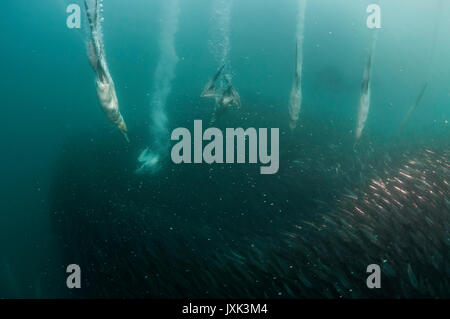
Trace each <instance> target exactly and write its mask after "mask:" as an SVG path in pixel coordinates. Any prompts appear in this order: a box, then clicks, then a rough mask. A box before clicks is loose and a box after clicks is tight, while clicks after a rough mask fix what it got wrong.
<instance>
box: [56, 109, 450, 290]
mask: <svg viewBox="0 0 450 319" xmlns="http://www.w3.org/2000/svg"><path fill="white" fill-rule="evenodd" d="M276 110H277V109H276V107H275V106H274V107H273V108H272V109H271V108H270V107H269V108H261V109H259V108H258V107H257V105H248V106H247V108H246V109H244V110H242V111H237V112H230V113H229V114H227V115H225V117H224V118H223V119H222V120H221V122H219V126H220V127H236V126H241V125H243V126H244V128H245V127H249V126H254V127H281V128H282V129H281V141H280V144H281V149H280V152H281V155H280V156H281V157H280V171H279V173H278V174H276V175H272V176H263V175H260V174H259V166H258V165H213V166H208V165H203V164H202V165H193V164H192V165H174V164H172V163H171V162H170V161H167V164H166V165H165V167H164V168H163V169H162V170H161V171H160V172H159V173H158V174H155V175H144V176H139V175H136V174H135V173H134V170H135V169H136V167H137V166H136V165H137V161H136V158H137V155H138V154H139V151H140V149H141V148H142V147H144V146H145V145H144V143H141V142H140V141H139V140H138V139H137V138H135V139H134V143H133V141H132V143H131V144H130V146H129V147H128V148H127V147H126V146H124V144H123V143H122V142H121V141H119V137H118V136H117V139H114V138H112V137H111V136H110V135H107V134H105V135H104V136H103V137H101V138H99V139H98V140H96V141H87V140H84V139H83V137H82V136H81V137H79V138H78V139H75V140H72V141H68V142H67V143H66V145H65V147H64V151H63V152H62V153H61V157H60V160H59V167H58V169H57V172H56V173H55V177H54V184H53V188H52V191H51V203H52V209H51V211H50V213H51V218H52V223H53V231H54V232H55V233H56V234H57V235H58V237H59V239H60V244H61V250H62V252H63V255H64V260H65V262H66V263H67V264H71V263H75V264H79V265H80V266H81V269H82V274H83V277H82V278H83V282H82V284H83V289H80V290H79V291H74V292H73V296H74V297H157V298H158V297H162V298H170V297H172V298H174V297H193V298H196V297H197V298H198V297H235V298H236V297H274V298H277V297H281V298H285V297H339V296H344V297H371V296H374V297H405V296H407V297H415V296H416V297H423V296H428V297H429V296H444V295H447V296H448V291H449V289H448V287H449V284H448V281H447V282H445V281H444V282H443V283H442V284H441V286H439V284H435V283H432V282H431V281H430V280H429V279H430V278H433V279H436V277H438V276H439V275H442V276H444V275H448V269H447V268H448V267H447V268H445V263H446V262H448V253H447V252H448V243H447V242H446V236H448V227H447V233H446V231H445V227H444V226H445V225H447V226H448V217H449V207H448V205H449V204H448V201H446V200H445V197H442V196H441V197H439V196H438V197H433V196H432V198H431V199H430V201H429V202H428V203H427V202H425V203H424V204H423V205H422V204H421V203H418V205H416V206H417V207H415V206H414V204H411V201H416V200H417V196H422V197H425V198H429V197H430V196H431V195H429V193H428V192H430V191H433V192H439V191H440V192H446V194H447V195H448V192H449V188H448V184H445V183H444V182H443V181H442V180H438V178H437V176H439V175H437V174H445V173H447V176H448V172H449V162H448V161H449V159H448V156H449V154H448V147H447V150H446V151H443V150H442V146H435V147H434V150H435V151H434V153H433V154H431V153H428V152H426V151H425V150H424V148H423V147H418V146H417V145H414V146H413V147H412V146H410V145H408V146H406V145H403V146H402V148H401V149H400V148H399V147H398V145H392V144H391V145H372V144H370V143H369V142H368V141H364V140H362V141H361V142H360V144H359V145H356V146H355V145H354V143H353V140H352V136H351V135H350V134H349V133H348V132H344V131H342V130H340V129H339V127H335V126H333V125H330V123H317V121H316V122H315V123H314V122H313V121H312V119H310V121H308V119H303V121H304V122H303V125H302V127H301V128H300V129H299V130H298V131H296V132H295V133H294V134H293V135H291V133H288V131H286V129H285V127H286V125H285V123H287V117H285V116H284V115H279V114H280V112H279V111H276ZM180 122H182V121H180ZM180 122H178V123H175V124H176V125H178V124H180ZM184 123H187V124H182V125H183V126H187V127H188V128H189V129H192V122H191V123H189V121H185V122H184ZM204 123H208V119H204ZM236 123H237V124H236ZM306 123H313V124H309V125H307V124H306ZM244 124H245V125H244ZM277 125H278V126H277ZM204 127H206V125H204ZM146 131H147V129H146V128H145V127H143V128H138V129H137V130H136V131H135V133H136V136H145V134H146ZM137 133H139V134H137ZM364 143H367V144H364ZM139 144H142V145H139ZM444 146H445V145H444ZM444 150H445V148H444ZM409 161H414V162H416V163H418V164H417V165H410V166H411V167H412V168H410V169H409V170H408V169H406V171H405V174H407V175H408V172H409V173H410V174H413V175H412V181H409V180H407V179H406V180H405V183H408V184H407V185H406V186H405V187H406V189H407V190H408V191H410V192H414V194H411V193H409V195H408V196H411V197H408V196H406V195H402V194H399V193H398V192H396V193H394V191H395V190H396V189H395V188H393V187H394V186H397V185H396V184H395V183H394V182H392V180H393V178H395V177H397V178H399V179H400V178H402V179H404V176H403V175H401V174H400V175H399V169H402V168H403V169H404V165H408V162H409ZM437 161H440V163H439V162H437ZM416 166H417V167H416ZM421 170H422V171H423V170H425V171H424V172H423V174H422V175H421V174H420V172H421ZM433 172H434V173H433ZM414 174H415V175H414ZM402 176H403V177H402ZM421 176H427V178H428V180H429V184H428V185H425V184H423V185H420V184H419V181H420V178H421ZM374 179H375V180H379V181H384V182H385V183H388V184H389V183H390V184H389V185H390V186H389V190H390V191H391V193H390V194H391V195H390V197H389V195H384V196H385V197H386V198H385V199H386V200H388V202H389V203H390V204H386V203H384V202H380V198H379V197H377V195H376V194H375V193H370V190H371V188H370V186H371V185H372V184H373V180H374ZM447 182H448V180H447ZM372 186H373V185H372ZM402 196H403V197H402ZM395 201H397V202H399V203H400V204H397V203H396V202H395ZM383 205H384V206H383ZM399 205H403V207H401V206H399ZM356 206H357V207H359V208H360V209H361V210H365V212H366V213H367V214H366V215H361V216H359V215H357V214H355V208H354V207H356ZM378 206H382V207H383V209H384V210H383V209H378V208H379V207H378ZM349 212H350V213H349ZM421 212H426V214H421ZM381 213H383V214H390V217H385V218H380V214H381ZM408 216H412V219H411V221H408V220H407V219H408V218H409V217H408ZM425 218H429V219H430V221H431V222H430V223H426V219H425ZM389 220H390V221H392V224H390V223H389ZM418 225H421V226H420V227H418ZM416 227H417V228H416ZM415 229H417V230H418V233H417V234H415V233H414V230H415ZM431 233H432V234H433V235H430V234H431ZM430 236H432V238H431V237H430ZM445 248H447V252H444V249H445ZM429 256H434V257H433V258H434V259H433V258H430V257H429ZM391 257H392V258H391ZM422 257H423V258H422ZM424 259H426V261H425V260H424ZM384 260H387V261H384ZM428 261H429V262H428ZM370 263H385V265H384V266H383V267H384V268H383V269H384V270H385V271H386V272H387V273H388V274H389V276H391V277H390V278H391V282H390V283H388V282H386V281H383V284H384V285H385V286H384V287H386V289H382V290H379V291H372V290H368V289H367V288H366V286H365V278H366V273H365V267H366V266H367V265H368V264H370ZM408 265H409V266H408ZM411 265H412V266H411ZM411 267H412V268H411ZM410 269H414V272H413V270H410ZM417 269H419V271H420V273H417ZM427 272H428V273H429V274H430V276H429V277H427V276H426V273H427ZM446 272H447V274H446ZM405 274H406V275H405ZM396 276H397V277H396ZM405 276H406V277H405ZM447 278H448V276H447ZM395 280H397V281H395ZM394 281H395V282H394ZM63 282H64V283H65V279H64V281H63ZM437 282H438V283H439V281H437Z"/></svg>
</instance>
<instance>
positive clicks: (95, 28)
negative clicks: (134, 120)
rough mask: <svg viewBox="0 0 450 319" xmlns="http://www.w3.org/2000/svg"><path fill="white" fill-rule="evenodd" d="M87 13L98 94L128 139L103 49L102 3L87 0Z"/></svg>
mask: <svg viewBox="0 0 450 319" xmlns="http://www.w3.org/2000/svg"><path fill="white" fill-rule="evenodd" d="M84 5H85V7H86V13H87V17H88V20H89V26H90V31H91V33H90V36H91V39H90V42H89V48H88V55H89V62H90V64H91V66H92V69H93V70H94V71H95V73H96V75H97V77H96V86H97V96H98V99H99V102H100V106H101V108H102V110H103V112H105V114H106V117H107V118H108V120H110V121H111V122H112V123H114V124H115V125H116V126H117V128H118V129H119V130H120V131H121V132H122V134H123V136H124V137H125V139H126V140H127V141H129V139H128V135H127V125H126V124H125V121H124V119H123V117H122V114H121V113H120V110H119V101H118V99H117V95H116V89H115V86H114V81H113V79H112V77H111V74H110V73H109V69H108V65H107V63H106V58H105V53H104V49H103V39H102V33H101V22H102V18H101V17H100V10H101V7H102V4H101V3H99V1H98V0H85V1H84Z"/></svg>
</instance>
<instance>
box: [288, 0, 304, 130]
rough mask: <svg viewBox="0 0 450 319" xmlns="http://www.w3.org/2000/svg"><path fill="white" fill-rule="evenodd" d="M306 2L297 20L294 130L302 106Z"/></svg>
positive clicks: (291, 107) (292, 106)
mask: <svg viewBox="0 0 450 319" xmlns="http://www.w3.org/2000/svg"><path fill="white" fill-rule="evenodd" d="M306 4H307V1H306V0H299V2H298V5H299V6H298V18H297V43H296V59H295V74H294V83H293V84H292V90H291V95H290V98H289V117H290V120H289V127H290V128H291V130H294V129H295V127H296V126H297V121H298V119H299V116H300V109H301V105H302V70H303V39H304V31H305V15H306Z"/></svg>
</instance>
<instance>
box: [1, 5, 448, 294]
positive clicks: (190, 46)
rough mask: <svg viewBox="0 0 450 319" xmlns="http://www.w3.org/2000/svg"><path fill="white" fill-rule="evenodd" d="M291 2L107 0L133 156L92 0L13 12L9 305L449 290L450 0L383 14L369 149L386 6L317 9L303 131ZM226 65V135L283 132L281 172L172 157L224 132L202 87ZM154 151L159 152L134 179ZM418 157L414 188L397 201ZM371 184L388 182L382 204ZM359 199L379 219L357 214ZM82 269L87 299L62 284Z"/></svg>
mask: <svg viewBox="0 0 450 319" xmlns="http://www.w3.org/2000/svg"><path fill="white" fill-rule="evenodd" d="M297 2H298V1H294V0H283V1H273V0H265V1H263V2H262V1H261V0H245V1H243V0H234V1H233V5H232V6H230V7H229V8H228V5H227V3H228V2H227V1H225V2H223V3H222V4H221V2H220V1H214V0H180V1H169V2H162V1H144V0H133V1H127V2H126V4H125V2H124V1H119V0H108V1H104V12H103V17H104V19H105V20H104V22H103V38H104V46H105V52H106V59H107V61H108V67H109V70H110V72H111V74H112V77H113V79H114V82H115V86H116V91H117V96H118V99H119V105H120V110H121V112H122V114H123V116H124V118H125V121H126V123H127V126H128V135H129V138H130V143H129V144H127V143H126V142H125V141H124V139H123V137H122V136H121V134H120V132H119V131H118V130H117V129H116V128H115V127H114V126H113V125H112V124H111V123H110V122H109V121H108V120H107V119H106V117H105V115H104V113H103V112H102V111H101V109H100V107H99V103H98V100H97V96H96V93H95V80H94V79H95V74H94V72H93V71H92V69H91V67H90V65H89V61H88V58H87V49H86V47H87V42H88V39H89V30H88V26H87V21H86V18H85V12H84V9H83V5H82V1H75V0H74V1H41V0H31V1H30V0H27V1H25V0H13V1H11V0H9V1H8V0H7V1H3V3H2V10H0V34H1V35H2V36H1V39H2V50H0V70H2V75H3V76H2V77H1V80H0V83H1V85H0V92H1V96H2V103H1V105H2V114H3V124H2V126H1V130H2V131H1V134H0V136H1V137H0V138H1V140H2V145H3V151H2V157H1V158H2V165H1V166H0V167H1V168H0V169H1V176H2V179H1V183H0V192H1V194H2V196H1V197H0V199H1V203H0V205H1V207H2V210H1V213H0V251H1V256H0V297H6V298H10V297H27V298H44V297H108V296H113V297H163V298H168V297H180V296H181V297H280V296H281V297H332V298H338V297H340V296H344V297H350V298H352V297H354V298H357V297H448V296H449V291H450V289H449V285H450V284H449V282H448V280H445V279H444V278H448V273H449V269H448V263H449V255H448V251H449V250H448V246H449V233H448V232H449V227H448V226H449V223H448V222H449V216H450V208H449V201H448V198H449V192H450V190H449V187H448V183H447V182H448V181H449V177H448V176H449V175H448V173H449V161H450V159H449V141H450V139H449V138H450V130H449V124H448V120H449V118H450V114H449V113H450V107H449V105H450V77H449V69H450V63H449V61H448V57H449V56H450V44H449V41H448V38H449V34H448V30H450V6H449V4H448V3H446V2H445V1H439V0H432V1H431V0H428V1H424V0H414V1H413V0H408V1H406V0H398V1H395V2H390V1H380V5H381V9H382V15H381V17H382V28H381V29H379V30H378V31H377V32H378V35H377V36H378V40H377V45H376V48H375V51H374V52H373V67H372V82H371V90H372V97H371V105H370V112H369V116H368V119H367V122H366V126H365V127H364V130H363V134H362V137H361V139H360V140H359V141H358V142H356V141H355V129H356V118H357V111H358V100H359V96H360V88H361V81H362V74H363V71H364V66H365V61H366V58H367V55H368V53H369V51H370V48H371V39H372V36H373V32H374V31H373V30H369V29H368V28H367V27H366V25H365V21H366V19H367V16H368V14H367V13H366V8H367V6H368V5H369V4H370V3H372V2H373V1H368V0H367V1H365V0H364V1H352V2H350V1H332V0H316V1H308V5H307V9H306V20H305V26H304V41H303V73H302V93H303V100H302V107H301V112H300V118H299V121H298V124H297V128H296V129H295V131H293V132H291V131H290V130H289V127H288V123H289V115H288V104H289V94H290V91H291V87H292V81H293V73H294V68H295V65H294V64H295V43H296V27H297V21H296V19H297V7H298V3H297ZM70 3H77V4H79V5H80V6H81V8H82V15H81V17H82V28H81V29H69V28H68V27H67V26H66V19H67V16H68V14H67V13H66V7H67V5H68V4H70ZM175 7H178V10H176V9H177V8H175ZM228 10H229V11H228ZM227 12H229V14H228V13H227ZM213 18H214V19H213ZM226 39H228V41H226ZM172 50H175V51H172ZM224 52H225V53H224ZM224 57H225V58H224ZM222 62H225V63H226V72H228V73H229V74H231V75H232V81H233V85H234V87H235V88H236V89H237V91H238V92H239V94H240V97H241V100H242V107H241V108H240V109H239V110H230V111H229V112H227V114H225V115H224V117H223V118H221V119H220V120H219V121H218V122H217V123H216V126H217V127H219V128H226V127H244V128H246V127H276V128H279V129H280V136H281V137H280V170H279V172H278V173H277V174H274V175H271V176H261V175H259V169H258V168H257V166H255V165H226V164H223V165H222V164H215V165H212V166H208V165H206V164H201V165H175V164H173V163H172V162H171V160H170V157H168V155H169V154H170V153H169V152H170V145H171V143H170V141H169V135H168V134H170V132H171V131H172V130H173V129H174V128H177V127H186V128H189V129H190V130H192V129H193V121H194V120H195V119H202V120H203V122H204V125H206V123H208V122H209V120H210V119H211V117H212V115H213V113H214V107H215V106H214V101H213V100H208V99H202V98H200V93H201V91H202V89H203V87H204V85H205V84H206V83H207V81H208V80H210V78H211V77H212V75H213V74H214V72H215V71H216V70H217V69H218V67H219V66H220V64H221V63H222ZM425 83H428V88H427V90H426V92H425V94H424V96H423V99H422V100H421V101H420V103H419V104H418V106H417V108H416V109H415V110H414V112H413V113H412V115H411V118H410V119H409V122H408V123H407V124H406V126H405V127H404V128H403V129H402V130H400V127H401V124H402V121H403V120H404V118H405V116H406V114H407V113H408V110H409V109H410V108H411V106H412V105H413V104H414V101H415V100H416V98H417V97H418V95H419V93H420V91H421V88H422V87H423V85H424V84H425ZM399 130H400V132H399ZM159 145H162V146H159ZM146 148H150V149H151V150H152V151H155V152H156V153H158V154H160V155H161V158H162V159H161V161H160V162H158V169H157V170H154V171H150V172H145V173H144V174H136V170H137V169H138V168H139V167H140V165H141V163H140V162H139V161H138V157H139V155H140V154H141V152H142V151H143V150H144V149H146ZM427 150H428V151H432V152H433V153H429V152H428V151H427ZM410 161H413V162H415V163H416V164H414V165H417V166H414V165H412V164H410V166H411V167H409V168H408V169H406V171H405V172H404V173H405V174H407V175H408V174H409V175H410V176H412V179H413V181H412V182H410V183H409V182H408V183H407V182H406V181H405V182H404V183H406V186H405V189H404V190H406V191H407V192H408V195H405V196H403V195H402V194H400V193H394V191H395V188H393V187H394V186H395V185H394V184H395V183H396V182H395V178H398V179H402V177H401V174H400V175H399V170H400V169H405V168H404V166H405V165H408V163H409V162H410ZM424 178H425V180H426V181H427V184H423V185H422V184H420V183H421V180H424ZM374 179H376V180H383V181H385V182H387V181H389V180H391V184H390V185H391V186H390V187H391V188H389V187H388V188H389V189H391V195H390V197H389V196H387V197H388V198H387V200H388V201H389V202H390V204H386V206H383V207H385V208H384V209H385V210H386V211H384V210H382V209H381V210H380V208H379V207H378V206H377V205H376V204H375V202H376V200H377V199H376V195H373V193H371V190H370V185H371V183H372V181H373V180H374ZM402 181H403V180H402ZM397 186H398V185H397ZM398 187H399V186H398ZM402 190H403V188H402ZM430 194H432V195H430ZM364 196H368V198H369V199H367V202H364V198H365V197H364ZM371 196H372V197H371ZM418 196H421V198H427V200H425V201H424V202H421V199H418V198H419V197H418ZM435 196H437V197H435ZM354 197H357V198H358V199H357V201H361V202H356V203H355V202H352V201H353V200H354ZM395 200H397V201H398V202H400V203H401V205H402V206H400V205H397V204H396V202H395ZM368 203H371V204H368ZM413 203H416V205H414V204H413ZM364 205H365V206H364ZM371 205H372V206H371ZM383 205H384V204H383ZM355 206H356V207H360V208H361V207H362V206H364V207H366V208H367V209H366V210H367V212H368V211H370V212H372V213H368V215H369V216H368V217H367V218H366V219H364V218H362V219H361V218H359V217H358V218H353V217H352V218H350V217H349V219H346V218H347V217H344V216H346V215H345V212H343V211H345V210H348V207H353V208H354V207H355ZM378 214H383V216H386V214H389V215H388V216H389V217H388V220H390V221H391V222H384V219H383V220H382V219H381V218H379V216H378ZM324 216H325V217H324ZM323 218H325V222H324V221H323ZM327 219H328V220H331V222H328V221H326V220H327ZM428 220H431V222H428ZM338 221H339V222H338ZM341 222H342V224H345V223H350V224H352V225H353V227H354V228H355V229H366V230H367V231H366V232H364V231H362V232H361V233H354V234H353V233H347V228H345V227H344V226H342V224H341ZM305 223H306V224H305ZM308 225H309V226H308ZM311 225H314V227H313V226H311ZM324 225H325V230H324V229H322V228H321V227H323V226H324ZM296 226H302V227H303V229H304V232H303V233H302V231H299V230H298V229H299V228H297V227H296ZM318 229H322V230H320V231H319V230H318ZM364 234H366V235H364ZM367 234H371V235H367ZM411 234H412V235H411ZM371 236H375V237H376V238H378V239H377V240H375V243H373V242H372V240H371V238H372V237H371ZM343 238H347V239H345V240H344V239H343ZM340 240H342V242H341V241H340ZM337 243H339V244H337ZM311 247H319V248H317V250H314V249H312V248H311ZM320 247H322V248H323V249H321V248H320ZM349 247H353V248H349ZM337 260H339V262H337ZM383 260H388V261H387V265H388V266H386V269H387V270H386V269H385V270H386V273H387V275H386V276H388V277H387V278H388V280H386V287H387V288H386V289H385V290H382V291H381V292H374V291H369V290H367V289H366V288H365V278H366V273H365V267H366V264H367V265H368V264H370V263H378V262H379V263H383ZM72 263H75V264H79V265H80V267H81V268H82V270H83V288H82V289H80V290H76V291H74V290H69V289H67V288H66V286H65V280H66V276H67V274H66V272H65V269H66V266H67V265H68V264H72ZM408 265H410V267H411V269H413V271H414V276H415V277H417V278H416V280H413V279H411V278H414V277H412V276H411V272H410V271H408V269H410V268H409V267H408ZM332 269H334V270H332ZM359 269H362V270H361V275H360V277H361V280H360V279H359V277H358V276H359V275H358V274H355V272H358V271H359ZM383 269H384V268H383ZM383 271H384V270H383ZM274 278H276V279H274ZM438 278H440V279H438ZM436 282H438V283H439V282H440V283H441V284H440V285H439V284H438V283H436ZM308 283H309V284H308ZM435 283H436V284H435ZM310 286H313V287H314V288H311V287H310Z"/></svg>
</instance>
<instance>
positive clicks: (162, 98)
mask: <svg viewBox="0 0 450 319" xmlns="http://www.w3.org/2000/svg"><path fill="white" fill-rule="evenodd" d="M161 11H162V12H161V16H162V19H161V20H160V28H161V32H160V35H159V47H160V58H159V63H158V66H157V67H156V71H155V74H154V80H153V83H154V88H153V97H152V100H151V104H150V108H151V122H150V134H151V136H152V140H153V142H152V144H151V146H149V147H148V148H146V149H144V150H143V151H142V152H141V154H140V155H139V157H138V162H139V163H140V167H139V168H138V169H137V171H136V172H137V173H147V172H151V173H154V172H156V171H158V170H159V169H161V161H162V159H163V157H165V156H167V154H168V148H169V130H168V128H167V126H168V121H169V120H168V117H167V113H166V104H167V98H168V97H169V95H170V92H171V91H172V82H173V80H174V78H175V69H176V66H177V63H178V61H179V58H178V56H177V52H176V48H175V35H176V33H177V31H178V16H179V12H180V8H179V2H178V0H164V1H162V2H161Z"/></svg>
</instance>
